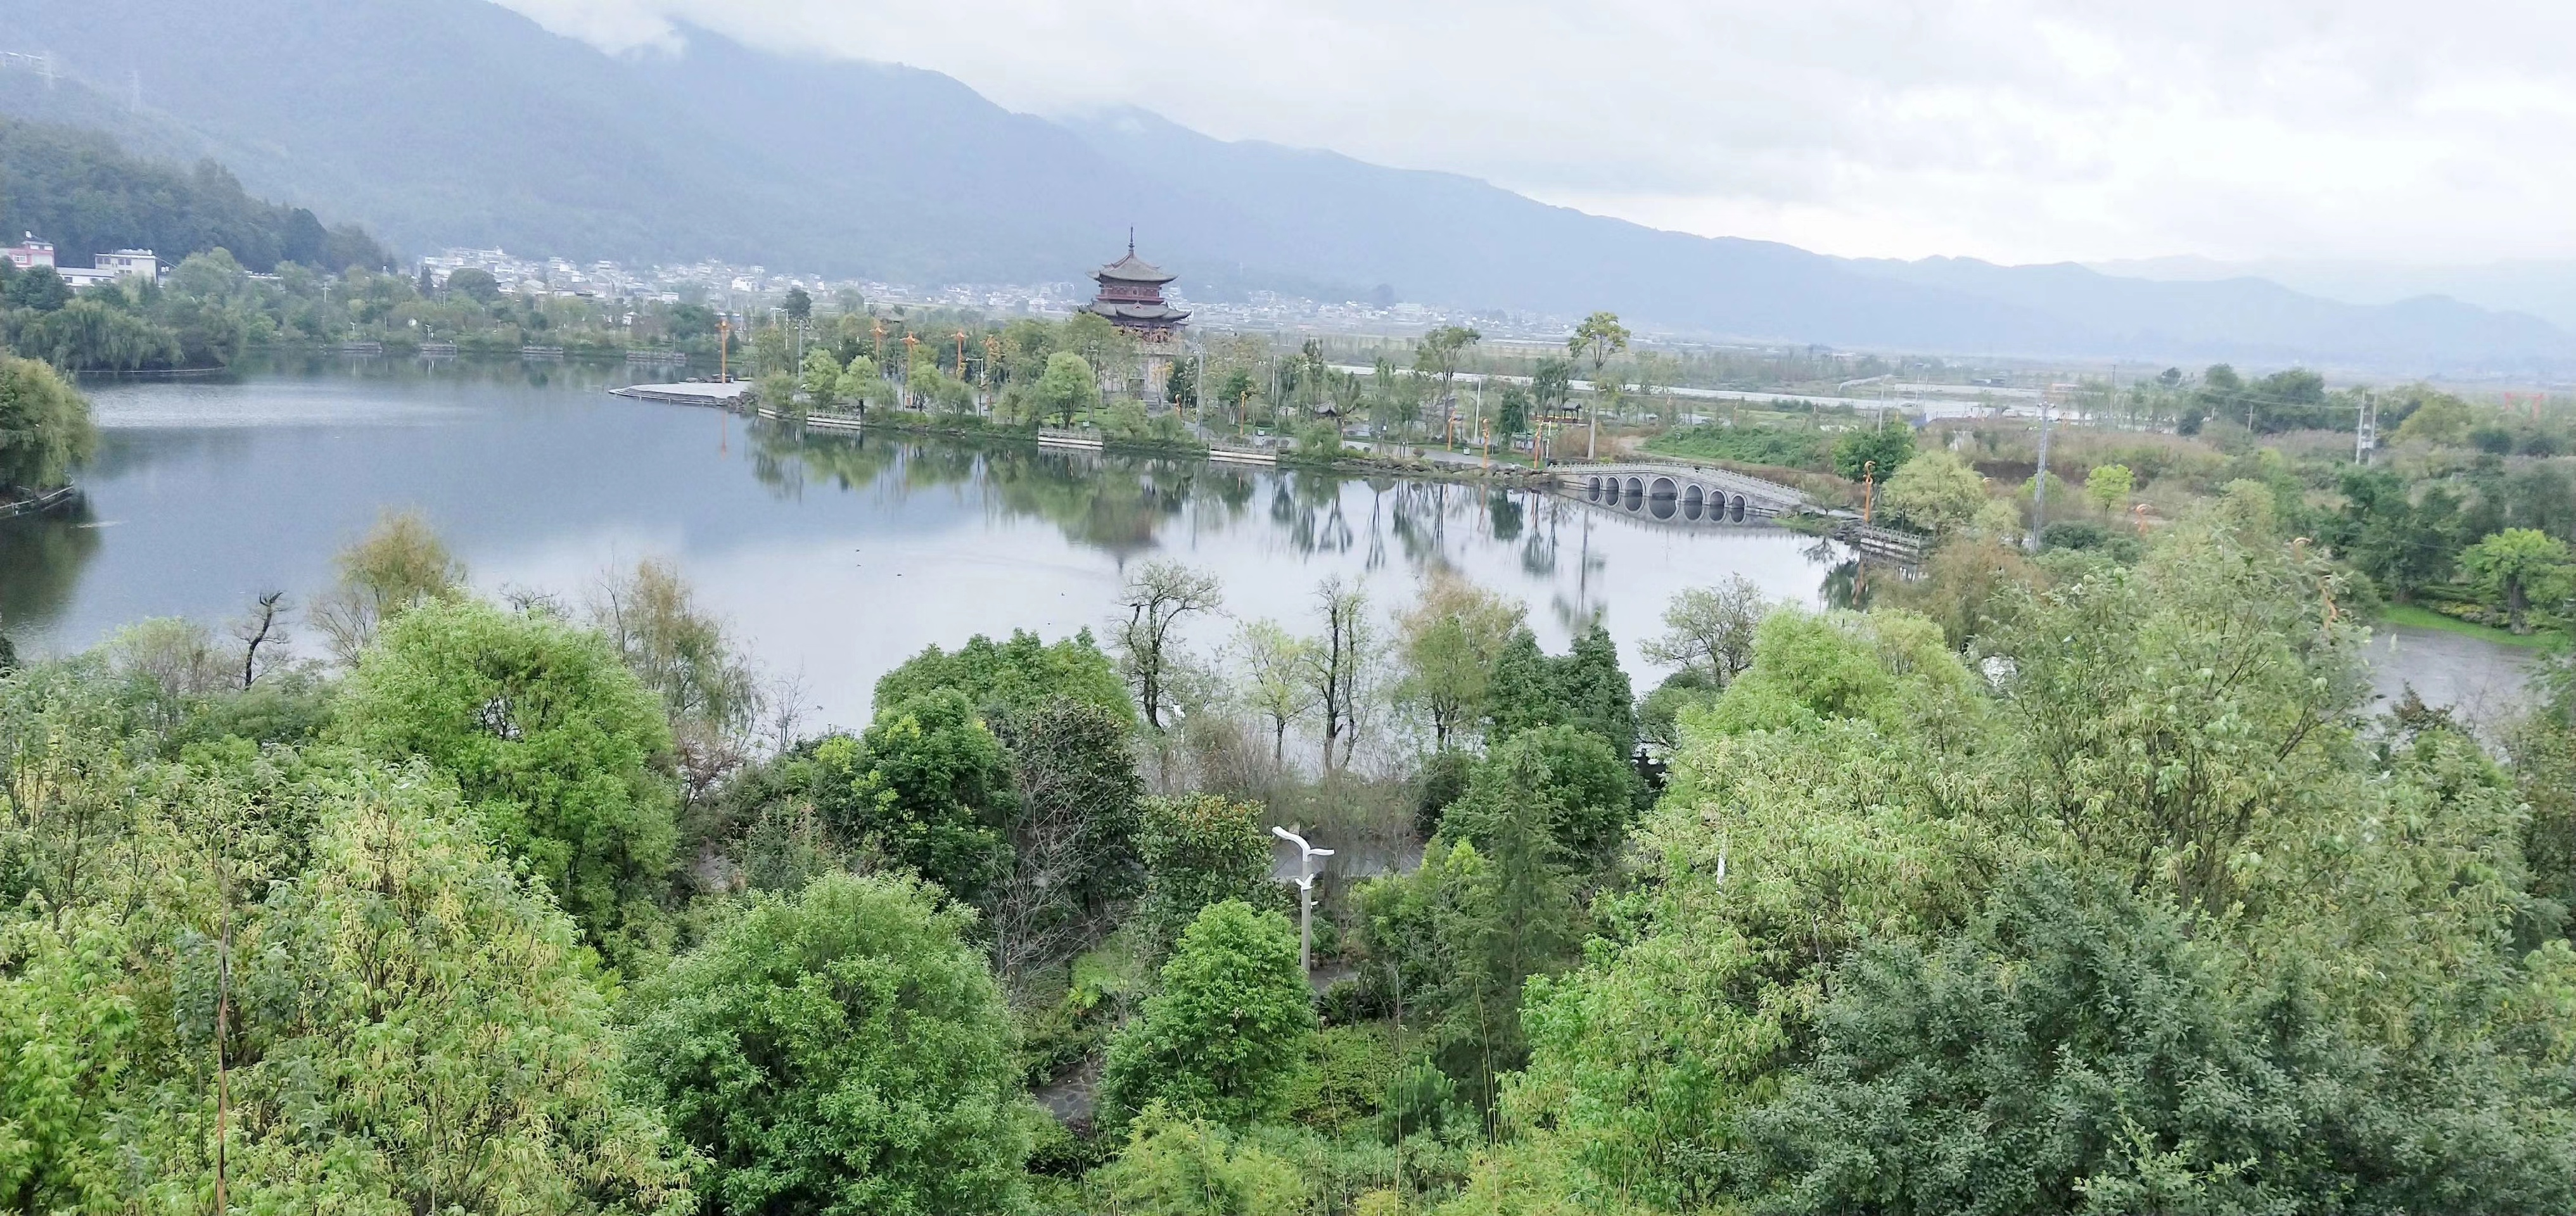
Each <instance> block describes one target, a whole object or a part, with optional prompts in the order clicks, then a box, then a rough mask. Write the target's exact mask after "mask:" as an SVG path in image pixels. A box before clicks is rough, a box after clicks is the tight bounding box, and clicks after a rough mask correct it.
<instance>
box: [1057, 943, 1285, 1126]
mask: <svg viewBox="0 0 2576 1216" xmlns="http://www.w3.org/2000/svg"><path fill="white" fill-rule="evenodd" d="M1162 978H1163V987H1162V991H1160V992H1158V993H1156V994H1155V995H1154V996H1153V997H1152V998H1150V999H1149V1000H1147V1001H1146V1002H1145V1010H1144V1015H1143V1016H1142V1017H1141V1018H1140V1019H1138V1021H1137V1022H1136V1023H1135V1025H1133V1026H1132V1027H1130V1028H1129V1029H1128V1031H1127V1032H1126V1033H1125V1034H1124V1035H1122V1036H1120V1037H1119V1039H1118V1041H1117V1042H1116V1043H1115V1044H1114V1045H1112V1046H1111V1047H1110V1050H1109V1065H1108V1070H1107V1072H1105V1073H1104V1074H1103V1075H1102V1077H1101V1082H1100V1086H1101V1093H1100V1115H1101V1118H1102V1120H1103V1121H1104V1122H1105V1123H1108V1124H1109V1125H1111V1126H1113V1127H1116V1126H1121V1125H1123V1124H1124V1123H1125V1122H1126V1121H1127V1120H1128V1119H1130V1118H1132V1117H1134V1115H1135V1114H1136V1113H1137V1112H1140V1111H1143V1110H1145V1109H1146V1108H1148V1107H1149V1106H1152V1105H1154V1104H1157V1103H1159V1104H1161V1105H1162V1106H1164V1107H1165V1108H1167V1109H1169V1110H1170V1111H1172V1112H1173V1113H1175V1114H1179V1115H1183V1116H1187V1117H1199V1118H1206V1119H1210V1120H1214V1121H1216V1122H1219V1123H1225V1124H1232V1125H1235V1126H1242V1125H1244V1124H1248V1123H1251V1122H1254V1121H1257V1120H1260V1119H1263V1118H1269V1117H1275V1116H1277V1115H1281V1114H1284V1113H1286V1111H1287V1106H1288V1098H1289V1083H1290V1081H1291V1080H1292V1079H1293V1078H1294V1077H1295V1075H1296V1073H1297V1071H1298V1069H1299V1068H1300V1067H1302V1066H1303V1064H1304V1060H1305V1054H1306V1050H1307V1046H1308V1042H1309V1040H1311V1039H1312V1038H1313V1036H1314V1033H1315V1011H1314V1006H1313V1001H1314V993H1313V991H1312V990H1311V989H1309V988H1308V987H1307V986H1306V976H1305V973H1304V971H1302V970H1301V969H1300V968H1299V967H1298V966H1297V930H1296V929H1295V927H1293V926H1291V925H1290V924H1289V923H1288V919H1287V918H1286V917H1283V916H1281V915H1279V914H1278V913H1276V912H1261V911H1256V910H1254V909H1253V907H1252V905H1250V904H1247V903H1244V902H1243V901H1241V900H1227V901H1226V902H1224V903H1218V904H1210V905H1208V906H1207V907H1206V908H1205V909H1203V910H1201V911H1200V912H1199V914H1198V917H1197V918H1196V919H1194V920H1192V921H1191V922H1190V927H1189V929H1188V931H1187V932H1185V933H1183V934H1181V942H1180V948H1179V949H1178V950H1177V951H1175V952H1174V953H1173V955H1172V961H1170V962H1168V963H1166V964H1164V965H1163V976H1162Z"/></svg>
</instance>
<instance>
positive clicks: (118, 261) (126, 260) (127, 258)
mask: <svg viewBox="0 0 2576 1216" xmlns="http://www.w3.org/2000/svg"><path fill="white" fill-rule="evenodd" d="M93 264H94V265H96V266H97V267H98V268H99V269H100V270H104V271H108V272H110V273H112V274H114V275H115V276H116V277H117V278H120V279H128V278H132V279H143V280H145V281H147V282H153V283H158V282H160V281H161V259H160V258H159V257H157V256H155V255H154V254H153V252H152V251H151V250H149V249H119V250H117V251H116V252H114V253H102V254H100V255H98V257H97V258H95V259H93Z"/></svg>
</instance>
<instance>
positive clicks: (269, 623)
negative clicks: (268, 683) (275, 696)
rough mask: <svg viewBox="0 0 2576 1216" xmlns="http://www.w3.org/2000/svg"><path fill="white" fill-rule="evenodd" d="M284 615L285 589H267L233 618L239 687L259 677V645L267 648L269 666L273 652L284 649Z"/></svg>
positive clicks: (276, 652)
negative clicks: (238, 641) (239, 664)
mask: <svg viewBox="0 0 2576 1216" xmlns="http://www.w3.org/2000/svg"><path fill="white" fill-rule="evenodd" d="M285 615H286V593H285V592H283V591H270V592H266V593H264V594H262V595H261V596H260V597H259V599H258V600H257V601H256V602H254V603H253V604H252V606H251V610H250V612H249V613H248V614H247V615H245V616H243V617H242V619H240V620H238V621H235V622H233V636H234V637H236V638H239V639H241V644H242V672H241V686H242V687H244V688H248V687H250V685H251V681H253V680H256V679H258V678H259V671H260V666H259V652H260V648H261V647H263V646H265V647H268V648H269V663H270V666H272V667H273V666H275V665H276V663H277V661H278V660H277V656H278V655H280V654H282V653H284V651H285V649H286V621H285V620H284V617H285Z"/></svg>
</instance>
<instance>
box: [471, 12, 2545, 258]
mask: <svg viewBox="0 0 2576 1216" xmlns="http://www.w3.org/2000/svg"><path fill="white" fill-rule="evenodd" d="M507 3H509V4H510V5H511V7H514V8H517V9H518V10H520V11H522V12H525V13H527V14H529V15H530V16H531V17H534V18H536V19H537V20H539V21H541V22H543V23H545V24H546V25H548V27H549V28H553V29H555V30H557V31H559V32H562V33H566V34H570V35H573V36H576V37H581V38H584V39H587V40H589V41H591V42H593V43H595V44H598V45H601V46H604V47H608V48H611V49H617V50H627V49H633V48H637V47H646V46H654V45H668V44H669V42H670V40H671V39H672V38H673V37H675V36H676V35H675V34H674V32H673V28H672V25H671V22H672V21H674V20H677V21H682V22H689V23H695V24H700V25H703V26H705V27H707V28H710V29H714V30H717V31H719V32H721V33H724V34H727V35H730V36H733V37H736V38H740V39H743V40H744V41H747V42H750V43H752V44H754V45H758V46H762V47H766V48H768V49H772V50H778V51H784V52H789V53H799V54H820V55H828V56H839V57H849V58H867V59H879V60H890V61H895V62H902V63H909V64H913V65H916V66H920V67H926V68H931V69H934V70H937V71H941V72H945V73H948V74H950V75H953V76H956V77H957V78H959V79H961V80H963V81H965V82H966V83H967V84H969V85H971V86H973V87H975V88H976V89H978V90H980V91H981V92H983V93H984V94H985V95H987V96H989V97H992V98H993V99H994V100H996V101H998V102H1000V103H1002V104H1004V105H1007V106H1010V107H1012V108H1015V109H1022V110H1029V111H1034V112H1039V113H1064V112H1073V111H1080V110H1085V109H1091V108H1098V107H1105V106H1113V105H1135V106H1142V107H1144V108H1147V109H1150V110H1154V111H1157V112H1159V113H1162V114H1164V115H1166V116H1168V117H1170V118H1172V119H1174V120H1176V121H1178V122H1181V123H1184V124H1186V125H1189V126H1192V127H1195V128H1197V129H1199V130H1202V131H1206V132H1208V133H1210V134H1213V135H1218V136H1222V137H1225V138H1260V139H1269V140H1274V141H1277V142H1280V143H1287V144H1295V145H1301V146H1317V147H1328V148H1332V149H1335V150H1337V151H1341V152H1345V153H1349V154H1351V155H1353V156H1358V157H1361V158H1363V159H1366V160H1371V161H1376V162H1379V163H1384V164H1392V165H1401V166H1406V167H1413V168H1431V169H1446V170H1451V171H1455V172H1460V173H1467V174H1472V175H1475V176H1478V177H1483V178H1487V179H1489V180H1492V181H1494V182H1496V183H1498V184H1501V185H1505V186H1509V187H1511V188H1513V189H1517V190H1521V191H1523V192H1525V193H1528V194H1531V195H1533V196H1536V197H1538V198H1542V199H1547V200H1549V201H1552V202H1562V203H1567V204H1569V205H1574V206H1579V207H1583V208H1585V209H1587V210H1595V211H1601V212H1605V213H1608V214H1615V215H1621V216H1626V217H1628V218H1632V219H1636V220H1639V221H1642V222H1647V223H1654V224H1658V225H1661V226H1665V227H1674V228H1682V229H1686V230H1689V231H1694V232H1703V233H1709V234H1713V235H1718V234H1723V235H1737V236H1748V237H1759V238H1768V239H1776V240H1786V241H1791V242H1794V243H1797V244H1801V245H1805V246H1808V247H1810V248H1816V249H1821V250H1824V251H1827V252H1835V253H1849V254H1881V255H1903V256H1920V255H1924V254H1933V253H1957V254H1972V255H1978V256H1987V257H1995V258H2000V259H2005V260H2016V261H2024V260H2050V259H2058V258H2088V259H2090V258H2112V257H2134V256H2151V255H2157V254H2167V253H2200V254H2206V255H2211V256H2217V257H2262V256H2287V257H2336V256H2340V257H2369V258H2379V259H2394V260H2411V261H2436V260H2474V259H2485V258H2513V257H2538V256H2555V257H2567V256H2576V223H2570V222H2569V218H2568V217H2569V211H2568V206H2567V201H2566V200H2567V199H2569V198H2570V197H2572V196H2576V155H2571V153H2576V67H2571V66H2570V65H2569V63H2568V61H2567V59H2566V57H2565V55H2564V48H2566V47H2568V46H2570V45H2576V5H2565V4H2558V5H2541V4H2532V3H2529V2H2528V0H2454V2H2452V3H2447V4H2442V5H2423V4H2418V3H2411V2H2408V0H2273V2H2266V0H2160V2H2159V3H2154V4H2137V3H2134V2H2122V0H2091V2H2073V3H2045V2H2042V0H1917V2H1915V3H1897V4H1889V3H1883V2H1882V3H1861V2H1859V0H1808V2H1804V3H1799V2H1794V0H1792V2H1781V3H1751V2H1746V0H1705V2H1697V3H1693V2H1689V0H1595V2H1593V3H1587V4H1584V5H1579V6H1568V5H1562V4H1542V3H1538V2H1536V0H1488V2H1486V3H1481V4H1463V3H1441V4H1402V3H1395V4H1388V3H1383V2H1381V3H1362V2H1360V0H1305V2H1303V3H1290V2H1285V0H1233V2H1231V3H1226V4H1219V5H1206V4H1173V3H1170V2H1169V0H1159V2H1148V0H1084V2H1082V3H1036V2H1033V0H949V2H948V3H944V4H940V5H932V6H927V7H925V6H919V5H901V6H898V5H893V4H885V3H880V2H875V0H507Z"/></svg>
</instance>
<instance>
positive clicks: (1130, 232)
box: [1127, 224, 1136, 258]
mask: <svg viewBox="0 0 2576 1216" xmlns="http://www.w3.org/2000/svg"><path fill="white" fill-rule="evenodd" d="M1127 256H1128V257H1131V258H1132V257H1134V256H1136V226H1135V225H1134V224H1129V225H1127Z"/></svg>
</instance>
